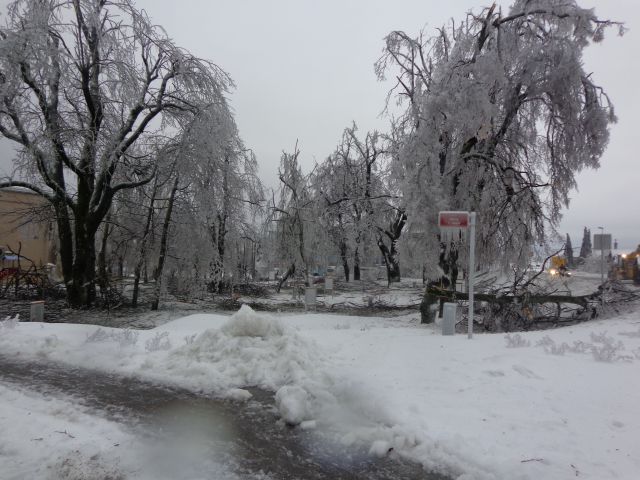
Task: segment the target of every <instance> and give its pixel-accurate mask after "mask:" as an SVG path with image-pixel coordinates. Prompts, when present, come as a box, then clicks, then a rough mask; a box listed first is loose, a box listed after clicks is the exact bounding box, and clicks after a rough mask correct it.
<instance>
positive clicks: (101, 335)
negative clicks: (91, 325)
mask: <svg viewBox="0 0 640 480" xmlns="http://www.w3.org/2000/svg"><path fill="white" fill-rule="evenodd" d="M112 338H113V334H111V333H109V332H107V331H106V330H104V329H102V328H100V327H98V329H97V330H95V331H94V332H93V333H91V334H88V335H87V339H86V340H85V342H86V343H100V342H106V341H108V340H111V339H112Z"/></svg>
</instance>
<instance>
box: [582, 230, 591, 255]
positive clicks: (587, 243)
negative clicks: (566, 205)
mask: <svg viewBox="0 0 640 480" xmlns="http://www.w3.org/2000/svg"><path fill="white" fill-rule="evenodd" d="M590 253H591V232H589V230H588V229H587V227H584V234H583V235H582V244H581V245H580V258H587V257H588V256H589V254H590Z"/></svg>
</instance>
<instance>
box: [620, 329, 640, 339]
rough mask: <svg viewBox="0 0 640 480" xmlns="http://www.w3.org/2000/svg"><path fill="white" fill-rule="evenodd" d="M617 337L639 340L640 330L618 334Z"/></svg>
mask: <svg viewBox="0 0 640 480" xmlns="http://www.w3.org/2000/svg"><path fill="white" fill-rule="evenodd" d="M618 335H622V336H625V337H629V338H640V328H639V329H638V330H636V331H635V332H620V333H619V334H618Z"/></svg>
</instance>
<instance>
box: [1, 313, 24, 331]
mask: <svg viewBox="0 0 640 480" xmlns="http://www.w3.org/2000/svg"><path fill="white" fill-rule="evenodd" d="M18 323H20V315H18V314H16V316H15V317H13V318H11V317H8V316H7V317H5V319H4V320H0V330H1V329H3V328H6V329H8V330H12V329H14V328H16V326H17V325H18Z"/></svg>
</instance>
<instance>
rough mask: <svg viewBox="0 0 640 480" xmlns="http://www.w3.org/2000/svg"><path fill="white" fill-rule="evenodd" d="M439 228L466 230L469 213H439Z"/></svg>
mask: <svg viewBox="0 0 640 480" xmlns="http://www.w3.org/2000/svg"><path fill="white" fill-rule="evenodd" d="M438 225H440V227H441V228H442V227H450V228H467V227H468V226H469V212H440V213H438Z"/></svg>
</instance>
